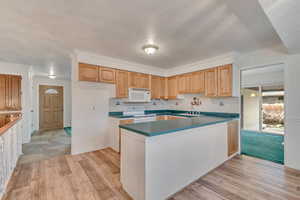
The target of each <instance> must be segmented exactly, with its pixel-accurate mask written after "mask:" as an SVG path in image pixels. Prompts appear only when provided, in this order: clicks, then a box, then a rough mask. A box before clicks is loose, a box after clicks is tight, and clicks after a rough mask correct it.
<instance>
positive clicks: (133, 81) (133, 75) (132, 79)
mask: <svg viewBox="0 0 300 200" xmlns="http://www.w3.org/2000/svg"><path fill="white" fill-rule="evenodd" d="M139 82H140V81H139V73H137V72H129V87H130V88H138V86H139Z"/></svg>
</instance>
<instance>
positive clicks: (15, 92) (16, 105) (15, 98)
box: [8, 76, 22, 110]
mask: <svg viewBox="0 0 300 200" xmlns="http://www.w3.org/2000/svg"><path fill="white" fill-rule="evenodd" d="M8 79H9V81H10V88H9V90H10V95H11V96H10V99H9V101H10V102H9V104H10V107H9V108H10V110H21V109H22V108H21V80H22V78H21V76H8Z"/></svg>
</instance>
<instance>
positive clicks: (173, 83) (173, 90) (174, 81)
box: [168, 76, 178, 99]
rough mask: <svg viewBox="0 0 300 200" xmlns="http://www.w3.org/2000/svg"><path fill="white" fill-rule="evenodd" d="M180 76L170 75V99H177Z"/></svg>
mask: <svg viewBox="0 0 300 200" xmlns="http://www.w3.org/2000/svg"><path fill="white" fill-rule="evenodd" d="M177 95H178V76H171V77H168V99H177Z"/></svg>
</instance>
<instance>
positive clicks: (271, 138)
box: [241, 130, 284, 164]
mask: <svg viewBox="0 0 300 200" xmlns="http://www.w3.org/2000/svg"><path fill="white" fill-rule="evenodd" d="M241 141H242V146H241V148H242V154H246V155H249V156H253V157H257V158H261V159H264V160H269V161H273V162H276V163H280V164H283V163H284V150H283V149H284V147H283V145H282V143H283V141H284V137H283V135H277V134H272V133H261V132H256V131H244V130H242V131H241Z"/></svg>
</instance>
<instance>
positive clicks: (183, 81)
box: [178, 74, 188, 94]
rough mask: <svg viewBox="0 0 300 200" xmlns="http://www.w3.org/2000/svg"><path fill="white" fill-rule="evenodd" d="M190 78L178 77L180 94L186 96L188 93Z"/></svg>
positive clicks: (185, 76) (183, 75)
mask: <svg viewBox="0 0 300 200" xmlns="http://www.w3.org/2000/svg"><path fill="white" fill-rule="evenodd" d="M187 79H188V76H187V75H186V74H182V75H179V76H178V93H179V94H185V93H187V91H188V80H187Z"/></svg>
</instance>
